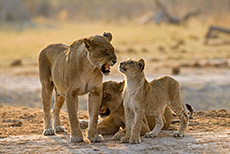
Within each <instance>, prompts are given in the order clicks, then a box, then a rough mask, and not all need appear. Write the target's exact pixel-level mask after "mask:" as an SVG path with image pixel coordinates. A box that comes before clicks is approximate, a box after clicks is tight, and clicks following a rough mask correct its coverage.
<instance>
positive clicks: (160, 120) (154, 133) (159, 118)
mask: <svg viewBox="0 0 230 154" xmlns="http://www.w3.org/2000/svg"><path fill="white" fill-rule="evenodd" d="M154 116H155V119H156V125H155V127H154V129H153V130H152V131H150V132H148V133H146V134H145V137H146V138H153V137H156V136H157V135H158V134H159V132H160V131H161V129H162V128H163V126H164V121H163V117H162V112H155V113H154Z"/></svg>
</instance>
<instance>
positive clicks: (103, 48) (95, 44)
mask: <svg viewBox="0 0 230 154" xmlns="http://www.w3.org/2000/svg"><path fill="white" fill-rule="evenodd" d="M111 40H112V35H111V34H110V33H104V34H103V36H99V35H96V36H93V37H90V38H88V39H87V38H85V39H83V42H84V45H85V47H86V48H87V49H88V51H89V52H88V59H89V61H90V62H91V63H92V64H93V65H94V66H96V67H97V68H99V69H100V71H101V72H102V73H103V74H105V75H108V74H109V73H110V67H111V66H113V65H114V64H115V63H116V62H117V56H116V55H115V53H114V48H113V46H112V45H111V43H110V41H111Z"/></svg>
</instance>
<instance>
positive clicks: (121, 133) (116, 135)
mask: <svg viewBox="0 0 230 154" xmlns="http://www.w3.org/2000/svg"><path fill="white" fill-rule="evenodd" d="M122 137H125V133H124V132H120V131H119V132H117V133H116V134H115V135H114V136H113V139H115V140H120V139H121V138H122Z"/></svg>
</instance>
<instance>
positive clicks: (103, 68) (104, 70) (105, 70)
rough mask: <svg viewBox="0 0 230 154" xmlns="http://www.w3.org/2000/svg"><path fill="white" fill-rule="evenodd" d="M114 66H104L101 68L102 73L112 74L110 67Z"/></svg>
mask: <svg viewBox="0 0 230 154" xmlns="http://www.w3.org/2000/svg"><path fill="white" fill-rule="evenodd" d="M111 66H113V65H109V64H104V65H102V66H101V71H102V72H103V73H104V74H106V73H110V67H111Z"/></svg>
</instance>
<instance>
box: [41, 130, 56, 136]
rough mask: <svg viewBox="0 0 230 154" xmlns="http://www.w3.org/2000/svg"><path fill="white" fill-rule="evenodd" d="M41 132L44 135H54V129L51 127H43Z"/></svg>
mask: <svg viewBox="0 0 230 154" xmlns="http://www.w3.org/2000/svg"><path fill="white" fill-rule="evenodd" d="M43 134H44V135H45V136H47V135H55V131H54V129H53V128H49V129H45V130H44V131H43Z"/></svg>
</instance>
